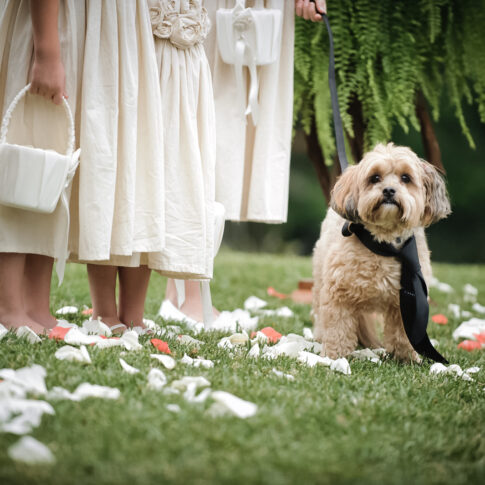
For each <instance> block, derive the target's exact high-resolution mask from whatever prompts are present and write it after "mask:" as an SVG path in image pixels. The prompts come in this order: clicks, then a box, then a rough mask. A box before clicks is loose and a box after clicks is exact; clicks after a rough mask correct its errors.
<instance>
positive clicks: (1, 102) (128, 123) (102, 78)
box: [0, 0, 165, 263]
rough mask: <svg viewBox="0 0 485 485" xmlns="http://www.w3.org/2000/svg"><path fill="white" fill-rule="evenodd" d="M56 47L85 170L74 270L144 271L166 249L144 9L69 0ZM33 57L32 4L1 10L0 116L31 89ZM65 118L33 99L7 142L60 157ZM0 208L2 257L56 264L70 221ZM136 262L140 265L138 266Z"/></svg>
mask: <svg viewBox="0 0 485 485" xmlns="http://www.w3.org/2000/svg"><path fill="white" fill-rule="evenodd" d="M58 25H59V38H60V43H61V53H62V60H63V63H64V67H65V70H66V91H67V93H68V95H69V99H68V102H69V104H70V106H71V109H72V111H73V113H75V121H76V135H77V140H76V141H77V145H78V146H80V147H81V162H80V168H79V170H78V173H77V175H76V177H75V180H74V183H73V190H72V196H71V226H70V228H71V231H70V250H71V253H72V254H71V257H72V259H73V260H81V261H90V262H99V263H112V262H113V261H115V260H116V259H117V258H127V259H129V260H130V261H131V262H136V259H138V261H139V260H140V259H141V258H142V257H143V255H145V257H147V255H149V254H151V253H154V252H160V251H162V250H163V248H164V246H165V208H164V200H165V197H164V167H163V163H164V160H163V140H162V137H161V133H162V130H163V128H162V119H161V102H160V89H159V84H158V72H157V67H156V60H155V52H154V48H153V39H152V32H151V26H150V18H149V13H148V6H147V4H146V2H144V1H134V0H132V1H126V0H64V1H61V2H60V11H59V22H58ZM32 54H33V39H32V23H31V17H30V6H29V0H21V1H18V0H2V1H0V66H1V71H0V108H1V111H2V113H4V112H5V110H6V108H7V106H8V104H9V103H10V101H11V100H12V99H13V97H14V96H15V94H16V93H17V92H18V91H19V90H20V89H21V88H22V87H23V86H25V84H27V82H28V80H29V77H30V67H31V63H32ZM65 132H66V128H65V120H64V119H63V113H62V108H58V107H55V106H54V105H52V103H49V102H47V101H45V100H43V99H42V98H40V97H38V96H33V95H29V96H28V97H27V99H26V101H25V103H23V104H22V105H21V106H19V108H18V111H17V113H16V114H15V115H14V117H13V119H12V124H11V129H10V131H9V140H10V141H15V142H17V143H25V144H31V145H34V146H39V147H44V148H54V149H57V150H59V151H61V150H63V149H64V146H65V141H66V140H65V136H64V134H65ZM60 214H61V213H59V211H58V210H57V209H56V211H55V212H54V213H53V214H50V215H39V214H33V213H29V212H27V211H21V210H18V209H10V208H6V207H0V252H20V253H34V254H43V255H47V256H51V257H58V256H59V255H60V253H61V251H62V248H59V240H60V239H61V238H60V237H59V236H60V234H62V231H63V230H64V228H65V222H66V221H65V220H64V218H63V217H62V215H60ZM132 260H133V261H132Z"/></svg>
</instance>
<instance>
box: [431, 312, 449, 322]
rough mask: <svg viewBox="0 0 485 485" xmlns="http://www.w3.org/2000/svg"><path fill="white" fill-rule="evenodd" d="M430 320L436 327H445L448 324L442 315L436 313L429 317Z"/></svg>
mask: <svg viewBox="0 0 485 485" xmlns="http://www.w3.org/2000/svg"><path fill="white" fill-rule="evenodd" d="M431 320H433V322H434V323H437V324H438V325H446V324H447V323H448V318H447V317H446V316H445V315H443V314H442V313H437V314H436V315H433V316H432V317H431Z"/></svg>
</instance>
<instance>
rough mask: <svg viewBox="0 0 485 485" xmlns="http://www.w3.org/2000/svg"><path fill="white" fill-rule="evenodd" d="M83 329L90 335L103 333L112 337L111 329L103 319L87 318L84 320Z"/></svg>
mask: <svg viewBox="0 0 485 485" xmlns="http://www.w3.org/2000/svg"><path fill="white" fill-rule="evenodd" d="M82 330H83V331H84V333H86V334H88V335H102V336H104V337H111V335H112V333H111V329H110V328H109V327H108V325H106V324H105V323H103V322H102V321H101V320H85V321H84V322H83V326H82Z"/></svg>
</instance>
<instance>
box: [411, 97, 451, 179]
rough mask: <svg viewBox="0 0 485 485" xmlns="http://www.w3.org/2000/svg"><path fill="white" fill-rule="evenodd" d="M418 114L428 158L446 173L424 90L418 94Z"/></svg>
mask: <svg viewBox="0 0 485 485" xmlns="http://www.w3.org/2000/svg"><path fill="white" fill-rule="evenodd" d="M416 116H417V117H418V120H419V124H420V126H421V139H422V141H423V146H424V152H425V155H426V160H427V161H428V162H429V163H431V164H432V165H434V166H435V167H436V168H437V169H438V170H439V171H440V172H441V173H443V174H445V173H446V171H445V167H444V166H443V162H442V160H441V150H440V145H439V143H438V139H437V138H436V133H435V131H434V127H433V122H432V120H431V116H430V115H429V110H428V105H427V103H426V99H425V98H424V95H423V93H422V91H418V93H417V95H416Z"/></svg>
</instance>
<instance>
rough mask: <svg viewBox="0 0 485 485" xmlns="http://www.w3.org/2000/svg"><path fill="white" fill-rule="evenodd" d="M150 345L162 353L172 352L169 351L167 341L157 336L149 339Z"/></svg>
mask: <svg viewBox="0 0 485 485" xmlns="http://www.w3.org/2000/svg"><path fill="white" fill-rule="evenodd" d="M150 342H151V343H152V345H153V346H154V347H155V348H156V349H157V350H158V351H160V352H162V353H164V354H171V353H172V352H171V351H170V348H169V346H168V343H167V342H164V341H163V340H160V339H158V338H152V339H151V340H150Z"/></svg>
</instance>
